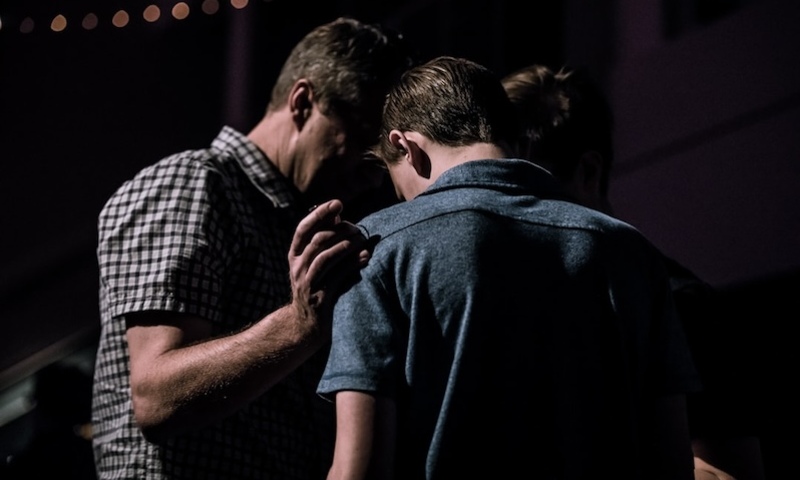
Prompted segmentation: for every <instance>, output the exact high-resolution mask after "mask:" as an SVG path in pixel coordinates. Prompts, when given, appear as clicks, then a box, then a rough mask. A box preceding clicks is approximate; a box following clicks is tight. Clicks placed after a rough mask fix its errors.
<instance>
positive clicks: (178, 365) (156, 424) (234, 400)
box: [129, 305, 327, 440]
mask: <svg viewBox="0 0 800 480" xmlns="http://www.w3.org/2000/svg"><path fill="white" fill-rule="evenodd" d="M305 313H307V312H305ZM158 328H160V329H163V327H158ZM179 330H180V331H181V333H182V334H183V332H185V330H186V329H179ZM153 333H154V334H158V335H159V339H158V340H157V339H155V338H153V339H152V340H153V341H152V342H148V340H149V339H148V334H144V335H143V336H142V337H141V338H139V340H138V343H137V344H138V345H147V344H148V343H150V344H151V345H152V344H153V343H155V346H154V347H152V348H154V349H156V350H150V351H147V350H146V349H147V348H148V347H146V346H145V347H141V348H140V349H139V351H138V352H135V353H134V352H132V368H131V389H132V394H133V402H134V412H135V415H136V420H137V423H138V424H139V425H140V427H141V428H142V431H143V432H144V433H145V435H147V436H148V438H151V439H153V440H159V439H163V438H166V437H169V436H172V435H175V434H178V433H180V432H182V431H185V430H187V429H190V428H197V427H198V426H202V425H205V424H209V423H211V422H213V421H215V420H219V419H221V418H223V417H225V416H228V415H230V414H232V413H233V412H235V411H236V410H238V409H240V408H242V407H243V406H244V405H246V404H247V403H248V402H250V401H252V400H253V399H255V398H256V397H258V396H259V395H261V394H263V393H264V392H265V391H267V390H268V389H269V388H271V387H272V386H273V385H275V384H276V383H277V382H279V381H280V380H281V379H283V378H284V377H286V376H287V375H288V374H289V373H290V372H292V371H293V370H294V369H296V368H297V367H298V366H299V365H300V364H302V363H303V362H304V361H305V360H307V359H308V358H309V357H310V356H311V355H313V353H314V352H316V351H317V350H318V349H319V348H320V346H322V345H323V344H324V342H325V341H326V340H327V334H326V333H325V332H322V331H320V330H319V329H318V328H317V327H316V322H315V321H314V319H313V318H312V319H308V318H305V317H302V318H301V316H300V315H299V314H298V312H297V310H296V308H295V307H293V306H292V305H287V306H285V307H283V308H281V309H279V310H277V311H275V312H273V313H272V314H270V315H268V316H267V317H265V318H264V319H262V320H261V321H259V322H257V323H255V324H254V325H252V326H251V327H249V328H247V329H246V330H243V331H240V332H238V333H236V334H233V335H229V336H225V337H220V338H215V339H210V340H199V341H197V340H194V339H192V338H186V337H181V341H179V342H176V343H179V344H180V345H178V346H175V347H174V348H164V347H161V348H159V346H158V342H159V341H162V340H160V338H163V330H161V331H159V332H153ZM129 336H130V332H129ZM172 338H173V341H174V338H175V337H172ZM184 342H185V343H184ZM143 349H144V351H142V350H143ZM136 353H138V355H136ZM135 358H138V361H135V360H134V359H135Z"/></svg>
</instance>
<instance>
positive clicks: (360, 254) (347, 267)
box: [306, 222, 370, 289]
mask: <svg viewBox="0 0 800 480" xmlns="http://www.w3.org/2000/svg"><path fill="white" fill-rule="evenodd" d="M366 244H367V240H366V238H365V237H364V236H363V235H362V234H361V231H360V230H358V229H357V228H356V227H355V226H354V225H352V224H350V223H348V222H341V223H339V224H337V225H336V226H335V227H334V228H333V229H331V230H328V231H325V232H319V233H317V235H315V236H314V239H313V240H312V242H311V243H310V244H309V245H308V246H307V247H306V249H307V250H308V251H307V252H306V253H307V254H308V255H309V256H311V257H312V258H313V259H312V260H311V262H310V264H309V266H308V271H307V273H306V274H307V276H308V278H309V283H310V285H311V287H312V288H313V289H316V288H321V286H323V285H328V284H332V283H335V282H336V281H338V279H339V278H340V277H342V276H345V275H347V274H349V273H351V272H353V271H354V270H358V269H360V268H362V267H363V266H364V265H366V263H367V261H368V260H369V256H370V254H369V251H368V250H367V248H366Z"/></svg>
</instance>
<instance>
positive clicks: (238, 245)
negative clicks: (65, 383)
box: [92, 127, 333, 479]
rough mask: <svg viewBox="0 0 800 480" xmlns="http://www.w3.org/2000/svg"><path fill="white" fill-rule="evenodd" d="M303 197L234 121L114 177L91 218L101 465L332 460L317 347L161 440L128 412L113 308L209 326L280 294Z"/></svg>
mask: <svg viewBox="0 0 800 480" xmlns="http://www.w3.org/2000/svg"><path fill="white" fill-rule="evenodd" d="M303 212H304V209H303V208H301V207H300V205H299V201H298V197H297V192H296V190H295V189H294V187H293V185H291V184H290V183H289V182H288V181H287V180H286V179H285V178H284V177H283V176H282V175H281V174H280V173H279V172H278V171H277V169H276V168H275V167H274V166H273V165H272V163H271V162H269V161H268V160H267V158H266V157H265V156H264V154H263V153H262V152H261V151H260V150H259V149H258V148H257V147H256V146H255V145H254V144H253V143H251V142H250V141H249V140H248V139H247V138H246V137H245V136H244V135H242V134H241V133H239V132H237V131H235V130H233V129H232V128H229V127H225V128H223V129H222V131H221V132H220V134H219V135H218V136H217V138H216V139H215V140H214V142H213V143H212V145H211V147H210V148H208V149H202V150H190V151H185V152H182V153H178V154H175V155H172V156H170V157H167V158H165V159H163V160H161V161H160V162H158V163H156V164H154V165H152V166H150V167H147V168H145V169H144V170H142V171H141V172H140V173H138V174H137V175H136V176H135V177H134V178H133V179H131V180H129V181H128V182H126V183H125V184H123V185H122V186H121V187H120V189H119V190H117V192H116V193H115V194H114V195H112V197H111V198H110V199H109V200H108V202H107V203H106V205H105V207H104V208H103V210H102V212H101V213H100V216H99V220H98V248H97V259H98V266H99V271H100V314H101V322H102V330H101V338H100V345H99V349H98V354H97V363H96V367H95V382H94V398H93V405H92V410H93V412H92V416H93V418H92V423H93V428H94V449H95V460H96V464H97V470H98V475H99V477H100V478H101V479H107V478H108V479H110V478H115V479H121V478H126V479H134V478H135V479H165V478H170V479H181V478H192V479H199V478H224V479H254V478H270V479H273V478H281V479H313V478H324V476H325V472H326V471H327V468H328V466H329V465H330V460H331V457H330V455H331V452H332V438H333V411H332V407H331V405H330V404H328V403H327V402H325V401H323V400H321V399H320V398H319V397H318V396H317V395H316V393H315V388H316V382H317V380H318V379H319V376H320V373H321V369H322V367H323V362H324V357H325V352H319V353H318V354H317V356H316V357H314V358H312V359H311V361H309V362H307V363H306V364H305V365H303V366H302V367H301V368H300V369H298V370H297V371H295V372H294V373H293V374H292V375H290V376H289V377H287V378H286V379H285V380H284V381H283V382H281V383H279V384H278V385H276V386H275V387H274V388H272V389H271V390H270V391H269V392H267V393H266V394H264V395H263V396H262V397H260V398H259V399H257V400H256V401H254V402H252V403H251V404H249V405H248V406H247V407H245V408H243V409H242V410H240V411H239V412H237V413H236V414H234V415H233V416H231V417H228V418H227V419H225V420H224V421H222V422H219V423H217V424H214V425H211V426H209V427H206V428H202V429H198V430H196V431H194V432H192V433H190V434H187V435H183V436H180V437H176V438H174V439H172V440H170V441H168V442H167V443H165V444H159V445H156V444H153V443H150V442H148V441H146V440H145V439H144V438H143V437H142V435H141V433H140V431H139V430H138V428H137V427H136V425H135V423H134V418H133V410H132V405H131V395H130V383H129V373H130V364H129V354H128V348H127V343H126V339H125V321H124V316H125V315H126V314H129V313H133V312H138V311H144V310H162V311H172V312H184V313H188V314H192V315H196V316H200V317H203V318H206V319H208V320H209V321H211V322H212V324H213V325H214V330H215V333H216V334H219V335H224V334H227V333H231V332H234V331H237V330H240V329H241V328H243V327H245V326H246V325H248V324H250V323H252V322H254V321H257V320H259V319H261V318H263V317H264V316H265V315H267V314H268V313H270V312H272V311H274V310H276V309H277V308H279V307H280V306H282V305H284V304H285V303H286V302H287V301H289V299H290V286H289V281H288V268H289V267H288V260H287V255H288V252H289V245H290V243H291V238H292V235H293V232H294V229H295V227H296V225H297V222H298V221H299V219H300V218H301V214H302V213H303Z"/></svg>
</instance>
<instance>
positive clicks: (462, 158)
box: [428, 143, 512, 181]
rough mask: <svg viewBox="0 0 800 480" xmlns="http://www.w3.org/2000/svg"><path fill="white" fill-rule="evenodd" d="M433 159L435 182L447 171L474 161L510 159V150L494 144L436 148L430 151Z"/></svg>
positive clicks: (433, 177)
mask: <svg viewBox="0 0 800 480" xmlns="http://www.w3.org/2000/svg"><path fill="white" fill-rule="evenodd" d="M428 153H429V156H430V157H431V158H432V162H431V164H432V168H431V177H432V181H435V180H436V178H438V177H439V175H441V174H442V172H444V171H445V170H447V169H450V168H453V167H455V166H456V165H460V164H462V163H466V162H471V161H473V160H486V159H495V158H510V157H511V156H512V155H511V153H510V150H509V149H508V148H506V147H504V146H502V145H498V144H494V143H473V144H472V145H466V146H463V147H444V146H436V147H434V149H433V151H429V152H428Z"/></svg>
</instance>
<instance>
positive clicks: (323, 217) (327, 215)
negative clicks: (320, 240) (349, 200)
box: [289, 199, 342, 256]
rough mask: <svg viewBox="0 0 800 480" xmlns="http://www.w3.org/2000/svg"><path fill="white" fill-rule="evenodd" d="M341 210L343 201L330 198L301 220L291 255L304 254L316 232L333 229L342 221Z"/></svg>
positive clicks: (293, 238)
mask: <svg viewBox="0 0 800 480" xmlns="http://www.w3.org/2000/svg"><path fill="white" fill-rule="evenodd" d="M341 212H342V202H341V201H339V200H335V199H334V200H329V201H327V202H325V203H323V204H321V205H319V206H317V207H316V208H314V209H313V210H312V211H311V212H309V214H308V215H306V216H305V218H303V219H302V220H300V223H299V224H298V225H297V228H296V229H295V232H294V237H292V244H291V247H290V251H289V254H290V255H291V256H300V255H302V253H303V251H304V250H305V249H306V247H307V246H308V244H309V243H311V241H312V239H313V238H314V235H315V234H317V233H318V232H320V231H324V230H328V229H331V228H333V227H334V226H335V225H336V224H338V223H339V222H340V221H341V219H340V217H339V215H340V214H341Z"/></svg>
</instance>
